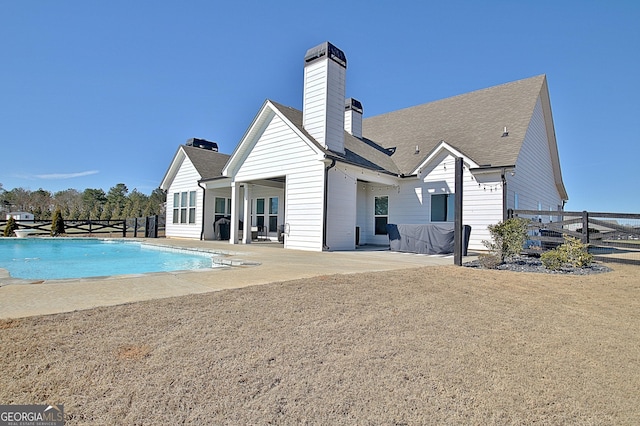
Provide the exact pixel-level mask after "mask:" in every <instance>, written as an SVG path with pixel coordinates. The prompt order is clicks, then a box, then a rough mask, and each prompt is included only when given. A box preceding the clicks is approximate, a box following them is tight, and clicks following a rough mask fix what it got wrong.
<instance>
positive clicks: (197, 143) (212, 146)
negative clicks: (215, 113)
mask: <svg viewBox="0 0 640 426" xmlns="http://www.w3.org/2000/svg"><path fill="white" fill-rule="evenodd" d="M185 145H187V146H193V147H195V148H202V149H208V150H209V151H216V152H218V144H217V143H215V142H211V141H208V140H206V139H198V138H191V139H187V142H186V144H185Z"/></svg>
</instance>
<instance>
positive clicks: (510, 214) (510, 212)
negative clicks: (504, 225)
mask: <svg viewBox="0 0 640 426" xmlns="http://www.w3.org/2000/svg"><path fill="white" fill-rule="evenodd" d="M507 219H513V209H507Z"/></svg>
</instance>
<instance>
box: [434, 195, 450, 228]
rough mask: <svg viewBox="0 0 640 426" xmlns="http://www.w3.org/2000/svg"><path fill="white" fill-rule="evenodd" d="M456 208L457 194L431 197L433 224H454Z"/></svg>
mask: <svg viewBox="0 0 640 426" xmlns="http://www.w3.org/2000/svg"><path fill="white" fill-rule="evenodd" d="M455 206H456V196H455V194H434V195H432V196H431V222H453V221H454V220H455V217H454V212H455Z"/></svg>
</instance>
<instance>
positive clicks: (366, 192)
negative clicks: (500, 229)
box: [357, 153, 502, 250]
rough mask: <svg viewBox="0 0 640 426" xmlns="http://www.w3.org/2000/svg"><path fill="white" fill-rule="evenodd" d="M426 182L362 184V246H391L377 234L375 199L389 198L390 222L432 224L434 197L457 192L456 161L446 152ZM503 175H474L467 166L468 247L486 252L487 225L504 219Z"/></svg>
mask: <svg viewBox="0 0 640 426" xmlns="http://www.w3.org/2000/svg"><path fill="white" fill-rule="evenodd" d="M424 173H425V174H426V176H424V178H423V179H420V180H418V179H406V180H399V181H398V182H399V185H397V186H394V185H384V184H383V185H378V184H363V183H359V188H358V191H357V194H358V196H357V199H358V216H357V218H358V219H357V226H359V227H360V243H361V244H388V242H389V239H388V237H387V236H386V235H374V231H375V229H374V200H375V197H376V196H380V195H387V196H388V197H389V223H396V224H426V223H430V222H431V196H432V195H435V194H453V193H454V191H455V158H454V157H453V156H452V155H448V154H446V153H443V154H441V155H440V156H438V157H437V158H435V159H434V161H433V162H432V164H431V166H430V167H428V168H427V169H425V170H424ZM500 182H501V178H500V173H492V174H485V175H482V176H473V175H472V174H471V173H470V172H469V169H468V167H465V170H464V172H463V185H464V186H463V195H464V200H463V214H462V216H463V217H462V221H463V223H464V224H465V225H469V226H471V237H470V241H469V248H470V249H472V250H482V249H485V247H484V245H483V244H482V240H488V239H490V234H489V232H488V231H487V226H488V225H490V224H494V223H498V222H500V221H501V220H502V185H501V183H500Z"/></svg>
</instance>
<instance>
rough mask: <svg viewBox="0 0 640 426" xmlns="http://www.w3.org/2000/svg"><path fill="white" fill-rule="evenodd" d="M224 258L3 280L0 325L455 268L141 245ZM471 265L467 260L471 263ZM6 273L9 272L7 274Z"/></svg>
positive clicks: (276, 247)
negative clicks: (260, 288) (252, 289)
mask: <svg viewBox="0 0 640 426" xmlns="http://www.w3.org/2000/svg"><path fill="white" fill-rule="evenodd" d="M139 240H140V241H145V242H147V243H150V244H159V245H168V246H173V247H181V248H189V249H197V250H206V251H211V252H215V253H217V254H219V255H222V259H223V263H224V264H227V265H234V266H226V267H222V268H214V269H207V270H197V271H180V272H162V273H152V274H144V275H124V276H113V277H99V278H86V279H72V280H52V281H24V280H15V279H12V278H10V277H9V276H8V275H7V274H5V275H4V276H0V286H1V287H0V319H6V318H20V317H28V316H35V315H46V314H54V313H60V312H72V311H76V310H82V309H90V308H95V307H98V306H112V305H119V304H124V303H131V302H139V301H143V300H151V299H159V298H165V297H174V296H183V295H187V294H196V293H207V292H212V291H219V290H225V289H234V288H240V287H246V286H251V285H259V284H266V283H271V282H278V281H287V280H293V279H300V278H310V277H315V276H321V275H332V274H351V273H358V272H372V271H388V270H397V269H406V268H416V267H423V266H433V265H453V256H452V255H451V256H426V255H418V254H409V253H396V252H391V251H389V250H385V249H383V248H380V247H366V246H365V247H362V248H361V249H358V250H356V251H345V252H306V251H299V250H284V249H283V248H282V246H281V245H280V244H277V243H276V244H274V243H254V244H247V245H230V244H228V243H227V242H219V241H194V240H182V239H148V240H145V239H139ZM466 260H467V259H465V261H466ZM2 271H3V272H4V270H2Z"/></svg>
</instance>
